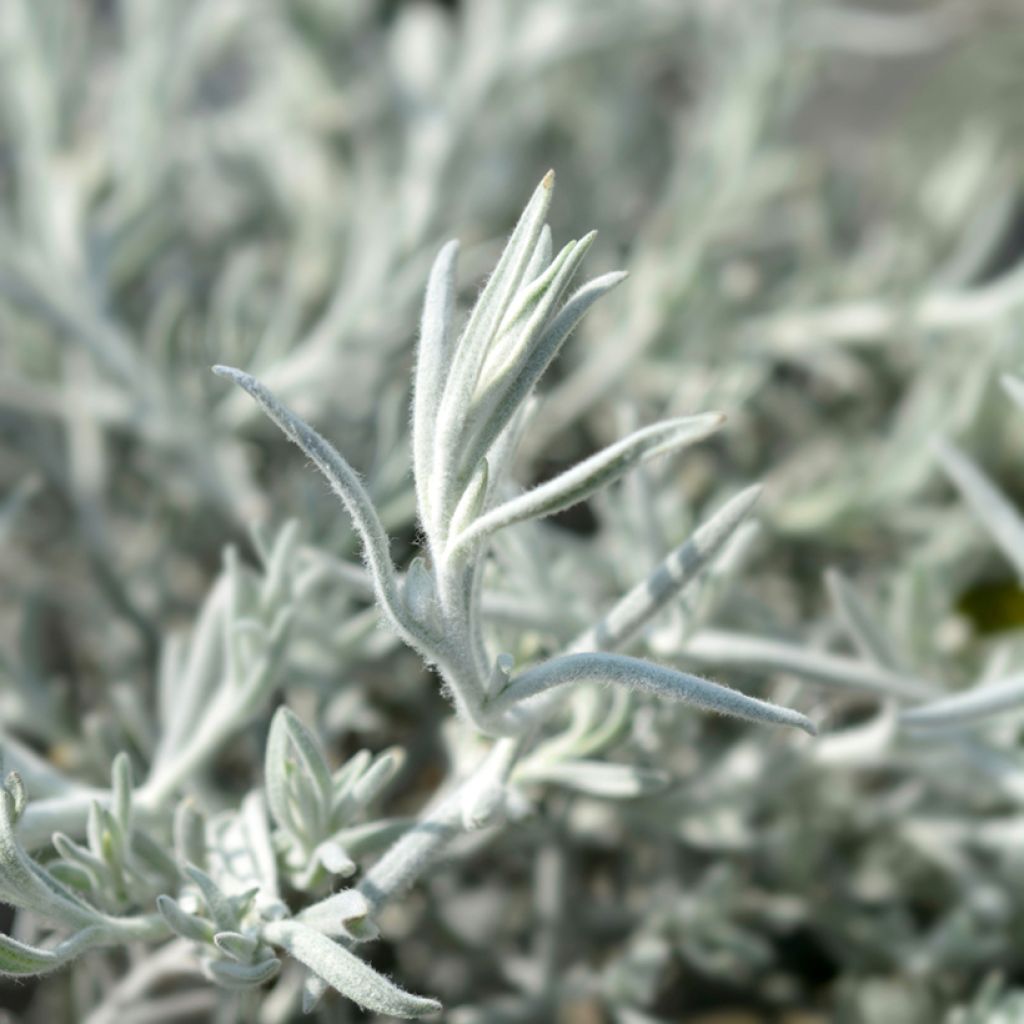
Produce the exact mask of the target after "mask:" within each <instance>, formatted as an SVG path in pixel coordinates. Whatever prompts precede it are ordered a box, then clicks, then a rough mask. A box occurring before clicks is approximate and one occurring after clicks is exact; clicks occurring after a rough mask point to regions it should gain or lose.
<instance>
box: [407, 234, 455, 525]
mask: <svg viewBox="0 0 1024 1024" xmlns="http://www.w3.org/2000/svg"><path fill="white" fill-rule="evenodd" d="M458 253H459V243H458V242H449V243H448V244H447V245H445V246H444V247H443V248H442V249H441V251H440V252H439V253H438V254H437V259H436V260H434V265H433V267H432V268H431V271H430V278H429V280H428V282H427V293H426V296H425V298H424V300H423V315H422V317H421V318H420V340H419V345H418V347H417V353H416V380H415V386H414V388H413V411H412V453H413V455H412V458H413V475H414V477H415V479H416V498H417V501H418V502H419V509H420V514H421V515H422V516H424V518H425V519H427V520H428V521H427V522H424V523H423V524H422V525H423V527H424V529H425V530H427V531H428V532H429V530H430V526H431V524H430V522H429V519H430V506H429V495H428V490H429V488H428V487H427V482H428V481H429V480H430V474H431V472H432V471H433V464H434V459H433V449H434V431H435V428H436V425H437V411H438V409H439V408H440V405H441V396H442V394H443V392H444V382H445V375H446V373H447V371H448V367H449V365H450V363H451V357H452V347H453V341H454V337H453V331H452V321H453V319H454V316H455V260H456V257H457V256H458Z"/></svg>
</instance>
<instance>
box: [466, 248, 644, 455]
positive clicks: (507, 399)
mask: <svg viewBox="0 0 1024 1024" xmlns="http://www.w3.org/2000/svg"><path fill="white" fill-rule="evenodd" d="M573 269H574V270H575V266H574V267H573ZM627 276H628V275H627V274H626V273H625V272H624V271H614V272H612V273H610V274H603V275H602V276H600V277H596V278H594V279H593V280H592V281H588V282H587V283H586V284H585V285H583V287H582V288H580V289H579V290H578V291H577V292H575V293H574V294H573V295H571V296H570V297H569V299H568V301H567V302H566V304H565V305H564V306H563V307H562V309H561V310H560V311H559V312H558V313H556V314H555V316H554V317H552V319H551V321H550V323H548V324H547V325H546V326H545V325H544V324H543V323H539V324H536V325H534V328H533V334H532V335H530V336H528V337H527V339H526V341H527V342H528V343H527V344H525V345H524V346H523V347H522V348H521V349H520V350H519V352H520V355H521V357H522V358H521V359H520V360H519V361H518V362H517V363H515V364H514V365H510V366H508V367H507V371H506V373H504V374H501V373H499V372H498V371H496V372H495V375H494V376H493V377H492V378H491V381H490V384H489V386H488V388H487V391H486V392H485V393H484V394H483V395H482V396H481V397H480V399H479V400H478V405H479V408H480V410H481V411H480V413H479V414H478V417H477V419H478V420H479V426H478V430H477V436H476V437H474V439H473V441H472V445H471V447H470V449H469V455H468V457H467V461H468V462H469V464H471V465H472V464H475V462H476V461H477V460H479V459H480V458H482V457H483V456H484V455H486V454H487V452H488V451H490V449H491V446H492V445H493V444H494V443H495V442H496V441H497V440H498V439H499V438H500V437H501V436H502V434H503V433H504V431H505V428H506V427H507V426H508V425H509V424H510V423H511V422H512V420H513V418H514V417H515V416H516V413H517V411H518V410H519V409H520V408H521V407H522V405H523V404H524V403H525V402H527V401H528V400H529V398H530V396H531V394H532V393H533V389H534V388H535V387H536V386H537V383H538V381H539V380H540V379H541V377H543V376H544V374H545V373H546V372H547V369H548V367H549V366H550V365H551V364H552V362H554V360H555V357H556V356H557V355H558V353H559V351H560V350H561V348H562V346H563V345H564V344H565V342H566V340H567V339H568V337H569V335H570V334H571V333H572V331H573V329H574V328H575V327H576V325H577V324H578V323H579V321H580V320H582V319H583V316H584V314H585V313H586V312H587V310H589V309H590V307H591V306H592V305H593V304H594V303H595V302H597V300H598V299H600V298H601V297H602V296H604V295H606V294H607V293H608V292H610V291H611V290H612V289H613V288H615V287H616V286H617V285H618V284H620V283H621V282H622V281H624V280H625V279H626V277H627ZM541 328H543V330H541Z"/></svg>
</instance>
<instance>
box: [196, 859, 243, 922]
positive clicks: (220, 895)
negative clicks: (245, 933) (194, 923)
mask: <svg viewBox="0 0 1024 1024" xmlns="http://www.w3.org/2000/svg"><path fill="white" fill-rule="evenodd" d="M185 873H186V874H187V875H188V876H189V878H191V879H192V881H193V882H195V883H196V885H197V886H198V887H199V891H200V892H201V893H202V894H203V902H205V903H206V908H207V910H209V911H210V916H211V917H212V918H213V920H214V923H215V924H216V925H217V927H218V928H219V929H220V930H221V931H224V932H230V931H234V930H235V929H236V928H237V927H238V915H237V914H236V913H235V910H234V908H233V907H232V906H231V903H230V901H229V900H228V897H227V896H226V895H225V894H224V892H223V891H222V890H221V888H220V886H219V885H217V883H216V882H215V881H214V880H213V879H212V878H211V877H210V876H209V875H208V874H207V873H206V872H205V871H202V870H200V869H199V868H197V867H196V866H195V865H194V864H190V865H189V866H188V867H186V868H185Z"/></svg>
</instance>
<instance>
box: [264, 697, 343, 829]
mask: <svg viewBox="0 0 1024 1024" xmlns="http://www.w3.org/2000/svg"><path fill="white" fill-rule="evenodd" d="M274 717H275V718H276V717H281V718H282V719H283V720H284V723H285V728H286V729H287V730H288V738H289V739H290V740H291V743H292V747H293V749H294V750H295V753H296V754H297V755H298V758H299V761H300V763H301V764H302V767H303V768H304V769H305V771H306V773H307V774H308V776H309V778H310V780H311V781H312V782H313V783H314V785H315V787H316V791H317V793H318V795H319V797H320V800H321V802H322V804H323V806H324V808H325V809H326V808H327V807H329V806H330V802H331V789H332V786H331V772H330V769H328V767H327V762H326V761H325V760H324V755H323V751H322V750H321V748H320V744H319V742H318V741H317V739H316V737H315V736H314V735H313V734H312V733H311V732H310V731H309V729H307V728H306V726H305V725H303V724H302V721H301V720H300V719H299V716H298V715H296V714H295V712H294V711H292V710H291V709H290V708H286V707H281V708H278V710H277V712H276V714H275V716H274Z"/></svg>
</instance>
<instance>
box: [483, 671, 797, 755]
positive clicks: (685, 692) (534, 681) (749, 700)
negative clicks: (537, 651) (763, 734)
mask: <svg viewBox="0 0 1024 1024" xmlns="http://www.w3.org/2000/svg"><path fill="white" fill-rule="evenodd" d="M579 683H614V684H616V685H618V686H625V687H626V688H627V689H630V690H636V691H639V692H641V693H650V694H653V695H654V696H656V697H663V698H664V699H666V700H676V701H682V702H684V703H686V704H692V705H694V706H695V707H699V708H702V709H704V710H706V711H717V712H719V713H720V714H723V715H732V716H734V717H736V718H743V719H745V720H746V721H749V722H765V723H769V724H772V725H793V726H796V727H797V728H798V729H803V730H804V732H808V733H810V734H811V735H814V734H815V733H816V732H817V730H816V729H815V727H814V724H813V723H812V722H811V721H810V719H808V718H806V717H805V716H804V715H801V714H800V713H799V712H798V711H792V710H790V709H789V708H784V707H780V706H779V705H777V704H770V703H769V702H768V701H763V700H758V699H757V698H756V697H748V696H747V695H746V694H743V693H740V692H739V691H737V690H732V689H730V688H729V687H727V686H722V685H721V684H720V683H713V682H711V681H710V680H709V679H701V678H700V677H699V676H692V675H689V674H687V673H685V672H677V671H676V670H675V669H670V668H665V667H663V666H661V665H655V664H653V663H651V662H649V661H642V660H640V659H639V658H628V657H626V656H625V655H621V654H566V655H563V656H562V657H559V658H552V659H551V660H550V661H545V662H543V663H541V664H540V665H537V666H536V667H534V668H531V669H528V670H527V671H526V672H523V673H522V674H521V675H519V676H517V677H516V678H515V679H513V680H512V682H511V683H510V684H509V685H508V687H506V689H505V690H503V691H502V692H501V693H500V694H498V695H497V697H495V698H494V699H493V700H492V701H490V703H489V710H491V711H492V712H494V713H496V714H501V713H503V712H506V711H510V710H511V709H512V708H514V707H515V705H516V704H519V703H520V702H522V701H524V700H528V699H529V698H531V697H535V696H537V695H538V694H541V693H544V692H545V691H547V690H550V689H552V688H554V687H557V686H567V685H577V684H579Z"/></svg>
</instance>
